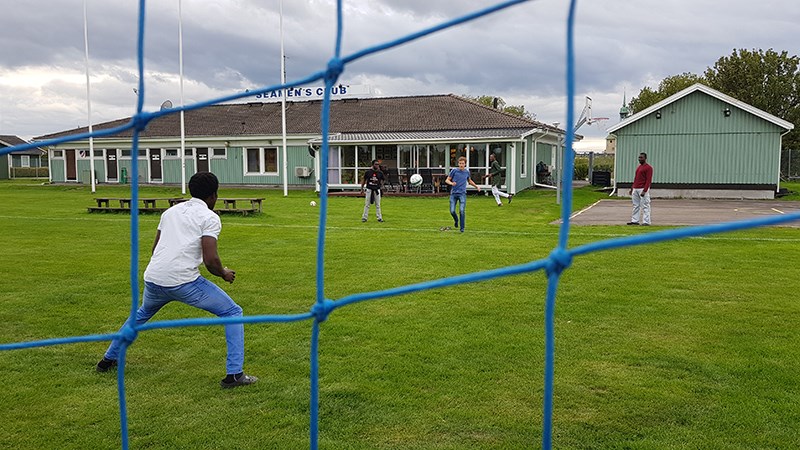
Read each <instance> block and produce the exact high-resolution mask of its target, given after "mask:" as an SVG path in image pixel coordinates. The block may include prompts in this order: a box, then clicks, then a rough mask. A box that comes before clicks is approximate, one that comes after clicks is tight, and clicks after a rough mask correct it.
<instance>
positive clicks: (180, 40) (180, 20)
mask: <svg viewBox="0 0 800 450" xmlns="http://www.w3.org/2000/svg"><path fill="white" fill-rule="evenodd" d="M178 67H179V70H180V80H181V83H180V84H181V108H183V14H182V12H181V0H178ZM181 194H182V195H186V131H185V126H184V121H183V110H181Z"/></svg>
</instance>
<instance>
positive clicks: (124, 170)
mask: <svg viewBox="0 0 800 450" xmlns="http://www.w3.org/2000/svg"><path fill="white" fill-rule="evenodd" d="M119 178H120V182H121V183H122V184H126V183H127V182H128V168H127V167H123V168H122V169H120V171H119Z"/></svg>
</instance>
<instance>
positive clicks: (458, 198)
mask: <svg viewBox="0 0 800 450" xmlns="http://www.w3.org/2000/svg"><path fill="white" fill-rule="evenodd" d="M456 202H458V213H459V215H460V216H461V221H460V222H459V220H458V218H459V216H457V215H456ZM450 215H451V216H453V223H455V226H457V227H458V226H459V225H460V227H461V231H464V224H465V222H466V219H467V193H466V192H462V193H451V194H450Z"/></svg>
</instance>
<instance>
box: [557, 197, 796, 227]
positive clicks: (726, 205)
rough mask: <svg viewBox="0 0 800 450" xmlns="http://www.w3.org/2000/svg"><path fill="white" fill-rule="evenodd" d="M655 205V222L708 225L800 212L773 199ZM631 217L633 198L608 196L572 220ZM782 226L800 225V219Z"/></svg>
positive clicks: (621, 221) (618, 221)
mask: <svg viewBox="0 0 800 450" xmlns="http://www.w3.org/2000/svg"><path fill="white" fill-rule="evenodd" d="M651 207H652V213H651V219H652V222H653V225H706V224H711V223H722V222H731V221H735V220H745V219H752V218H758V217H764V216H771V215H776V214H790V213H797V212H800V202H779V201H773V200H681V199H655V200H652V203H651ZM630 218H631V201H630V199H619V200H616V199H614V200H612V199H606V200H600V201H599V202H597V203H595V204H594V205H592V206H589V207H588V208H586V209H584V210H582V211H578V212H576V213H574V214H573V215H572V219H571V223H572V224H573V225H578V226H581V225H625V223H626V222H628V221H629V220H630ZM560 222H561V221H560V220H558V221H556V222H553V223H560ZM779 226H784V227H793V228H800V220H795V221H793V222H789V223H786V224H783V225H779Z"/></svg>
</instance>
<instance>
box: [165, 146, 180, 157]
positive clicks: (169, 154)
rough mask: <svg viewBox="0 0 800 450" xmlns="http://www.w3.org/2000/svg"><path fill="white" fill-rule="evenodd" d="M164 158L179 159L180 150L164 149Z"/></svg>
mask: <svg viewBox="0 0 800 450" xmlns="http://www.w3.org/2000/svg"><path fill="white" fill-rule="evenodd" d="M164 157H165V158H177V157H178V149H177V148H165V149H164Z"/></svg>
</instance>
